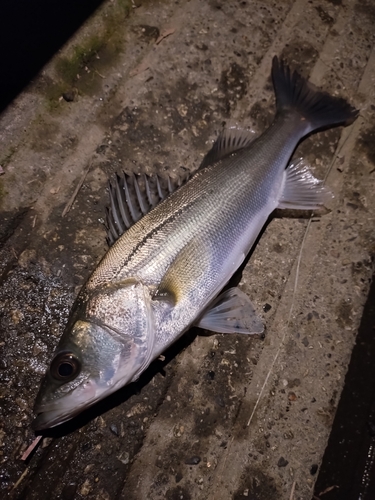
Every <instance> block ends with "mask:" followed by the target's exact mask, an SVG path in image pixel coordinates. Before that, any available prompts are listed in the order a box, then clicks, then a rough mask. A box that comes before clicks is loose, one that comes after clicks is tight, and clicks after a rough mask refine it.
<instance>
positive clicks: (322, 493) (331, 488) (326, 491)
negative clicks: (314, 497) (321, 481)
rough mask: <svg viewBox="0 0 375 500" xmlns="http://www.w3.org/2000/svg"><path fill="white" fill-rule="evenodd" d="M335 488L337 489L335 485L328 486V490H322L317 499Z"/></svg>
mask: <svg viewBox="0 0 375 500" xmlns="http://www.w3.org/2000/svg"><path fill="white" fill-rule="evenodd" d="M335 488H338V486H337V484H334V485H332V486H328V488H326V489H325V490H323V491H321V492H320V493H319V497H321V496H322V495H325V494H326V493H329V492H330V491H332V490H334V489H335Z"/></svg>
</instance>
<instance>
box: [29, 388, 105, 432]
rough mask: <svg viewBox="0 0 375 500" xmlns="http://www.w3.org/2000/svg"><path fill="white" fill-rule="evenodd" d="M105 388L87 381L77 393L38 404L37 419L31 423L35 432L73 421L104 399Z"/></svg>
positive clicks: (73, 392) (75, 391)
mask: <svg viewBox="0 0 375 500" xmlns="http://www.w3.org/2000/svg"><path fill="white" fill-rule="evenodd" d="M103 389H104V388H103V387H101V386H100V385H98V384H97V383H95V382H94V381H86V382H85V383H84V384H82V386H81V387H80V390H78V391H77V388H76V389H75V390H74V391H72V392H71V393H68V394H66V395H65V396H64V397H62V398H60V399H58V400H56V401H52V402H45V401H40V402H37V404H36V406H35V408H34V412H35V413H36V415H37V416H36V418H35V419H34V420H33V422H32V423H31V427H32V428H33V429H34V430H35V431H41V430H44V429H49V428H51V427H56V426H57V425H60V424H63V423H64V422H66V421H67V420H70V419H72V418H73V417H75V416H76V415H78V414H79V413H81V412H82V411H83V410H85V409H86V408H88V407H89V406H91V405H93V404H94V403H96V402H97V401H98V400H99V399H102V397H103V393H104V392H105V391H104V390H103Z"/></svg>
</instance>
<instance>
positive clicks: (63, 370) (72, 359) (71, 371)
mask: <svg viewBox="0 0 375 500" xmlns="http://www.w3.org/2000/svg"><path fill="white" fill-rule="evenodd" d="M80 370H81V363H80V361H79V360H78V358H77V357H76V356H75V355H74V354H73V353H71V352H61V353H60V354H57V356H55V358H54V359H53V360H52V363H51V366H50V373H51V375H52V377H53V378H55V379H56V380H61V381H64V382H67V381H68V380H71V379H73V378H74V377H76V376H77V375H78V373H79V372H80Z"/></svg>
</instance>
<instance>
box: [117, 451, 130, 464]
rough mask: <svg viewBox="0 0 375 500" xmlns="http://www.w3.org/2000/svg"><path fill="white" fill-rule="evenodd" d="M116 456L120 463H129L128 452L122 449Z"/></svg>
mask: <svg viewBox="0 0 375 500" xmlns="http://www.w3.org/2000/svg"><path fill="white" fill-rule="evenodd" d="M117 458H118V460H120V462H121V463H123V464H124V465H127V464H128V463H129V460H130V455H129V452H128V451H124V452H123V453H121V454H120V455H119V456H118V457H117Z"/></svg>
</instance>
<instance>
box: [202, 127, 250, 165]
mask: <svg viewBox="0 0 375 500" xmlns="http://www.w3.org/2000/svg"><path fill="white" fill-rule="evenodd" d="M254 139H255V132H253V131H251V130H246V129H242V128H237V127H230V128H225V129H223V130H222V131H221V132H220V134H219V137H218V138H217V139H216V141H215V142H214V143H213V145H212V148H211V149H210V150H209V152H208V153H207V154H206V156H205V157H204V158H203V161H202V163H201V164H200V167H199V168H204V167H207V166H208V165H212V164H214V163H216V162H217V161H219V160H221V159H222V158H225V157H226V156H228V155H230V154H232V153H234V152H236V151H239V150H240V149H243V148H246V147H247V146H248V145H249V144H250V143H251V142H253V140H254Z"/></svg>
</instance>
